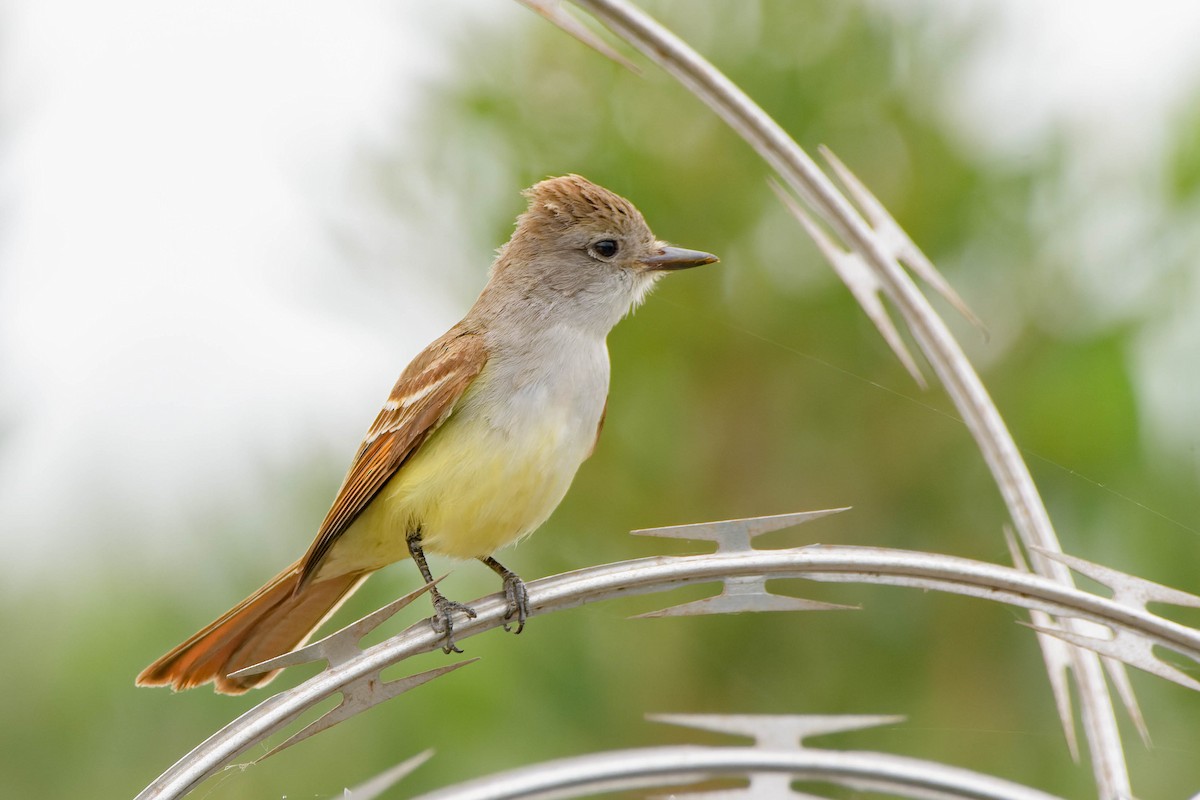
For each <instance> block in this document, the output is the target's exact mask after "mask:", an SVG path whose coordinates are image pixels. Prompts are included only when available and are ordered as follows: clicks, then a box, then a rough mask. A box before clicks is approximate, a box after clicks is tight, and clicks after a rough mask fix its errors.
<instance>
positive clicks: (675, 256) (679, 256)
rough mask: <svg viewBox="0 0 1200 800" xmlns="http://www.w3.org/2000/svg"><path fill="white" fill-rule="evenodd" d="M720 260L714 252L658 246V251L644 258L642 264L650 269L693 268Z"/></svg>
mask: <svg viewBox="0 0 1200 800" xmlns="http://www.w3.org/2000/svg"><path fill="white" fill-rule="evenodd" d="M717 261H720V259H719V258H717V257H716V256H714V255H713V254H712V253H702V252H700V251H699V250H685V249H683V248H682V247H668V246H666V245H664V246H663V247H660V248H658V252H657V253H655V254H654V255H652V256H647V257H646V258H643V259H642V264H643V265H644V266H645V267H646V269H650V270H675V269H691V268H692V267H699V266H701V265H703V264H713V263H716V262H717Z"/></svg>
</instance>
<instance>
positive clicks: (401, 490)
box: [318, 415, 591, 575]
mask: <svg viewBox="0 0 1200 800" xmlns="http://www.w3.org/2000/svg"><path fill="white" fill-rule="evenodd" d="M578 428H579V423H578V421H577V420H570V421H569V420H565V419H556V418H555V417H554V416H553V415H550V416H548V417H547V418H545V419H543V420H541V421H539V423H538V425H537V427H536V428H534V429H532V430H526V431H525V433H524V435H522V436H521V437H519V438H520V441H513V440H512V437H509V436H506V435H504V434H503V433H501V432H500V431H497V430H495V429H493V428H491V427H490V426H489V425H488V424H487V423H486V422H485V421H484V420H483V419H481V418H472V417H470V416H451V417H450V419H448V420H447V421H446V423H445V424H444V425H443V426H442V427H441V428H439V429H438V430H437V431H436V432H435V433H434V434H433V436H431V437H430V438H429V439H428V440H427V441H426V442H425V444H424V445H423V446H422V447H421V448H420V449H419V450H418V452H417V453H416V454H414V455H413V457H412V458H411V459H410V460H409V461H408V463H406V464H405V465H404V466H403V467H401V469H400V470H399V471H398V472H397V473H396V475H395V476H394V477H393V478H392V479H391V480H390V481H389V482H388V483H387V484H386V485H385V486H384V487H383V489H382V490H380V492H379V494H378V495H376V497H375V499H374V500H372V501H371V503H370V504H369V505H368V506H367V507H366V508H365V509H364V510H363V512H362V513H361V514H360V515H359V517H358V518H357V519H356V520H355V521H354V523H353V524H352V525H351V526H350V528H349V529H347V531H346V532H345V533H344V534H343V535H342V537H341V538H340V539H339V540H338V542H337V543H336V544H335V545H334V547H333V548H332V550H331V551H330V553H329V555H328V556H327V557H326V559H325V563H324V564H322V566H321V568H320V570H319V571H318V574H324V575H337V574H344V573H347V572H351V571H356V570H362V569H378V568H379V567H382V566H385V565H387V564H390V563H392V562H393V561H399V560H400V559H403V558H408V555H409V554H408V545H407V541H406V537H407V535H408V533H409V532H410V531H414V530H416V529H418V528H419V529H420V531H421V541H422V543H423V546H424V548H425V550H426V551H427V552H433V553H440V554H442V555H447V556H451V557H454V558H480V557H484V556H489V555H491V554H492V553H494V552H495V551H496V550H499V549H500V548H502V547H504V546H505V545H507V544H511V543H512V542H515V541H516V540H517V539H520V538H521V537H523V536H526V535H528V534H530V533H532V532H533V531H534V530H535V529H536V528H537V527H538V526H539V525H541V524H542V523H543V522H544V521H545V520H546V518H547V517H549V516H550V514H551V512H553V511H554V509H555V507H557V506H558V504H559V502H560V501H561V500H562V498H563V496H564V495H565V494H566V492H567V489H568V488H569V487H570V485H571V480H572V479H573V478H574V477H575V472H576V470H578V468H579V465H580V463H582V461H583V459H584V458H585V457H586V456H587V453H588V450H589V449H590V446H591V442H583V441H579V439H580V438H581V437H580V436H578V435H573V432H574V431H575V430H577V429H578Z"/></svg>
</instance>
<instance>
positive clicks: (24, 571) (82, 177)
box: [0, 0, 1200, 584]
mask: <svg viewBox="0 0 1200 800" xmlns="http://www.w3.org/2000/svg"><path fill="white" fill-rule="evenodd" d="M879 2H881V3H883V2H886V3H887V4H888V5H891V6H895V7H897V8H898V9H912V8H920V9H924V10H925V11H926V12H928V10H929V9H937V10H938V11H939V13H942V14H945V15H946V16H947V17H948V23H947V24H958V22H961V21H962V20H963V19H964V18H966V17H967V16H969V15H971V14H974V13H978V12H980V11H987V12H988V13H991V14H993V15H996V16H997V18H998V19H999V20H1001V24H997V25H995V26H994V27H992V28H989V32H988V37H989V38H988V39H987V40H986V42H985V45H984V47H983V48H982V49H981V51H980V53H979V55H978V58H977V61H976V62H975V64H974V66H973V67H972V68H970V69H967V70H965V71H964V72H963V74H962V75H961V79H960V84H961V85H959V86H958V87H956V89H957V92H956V96H955V97H952V98H947V102H948V104H949V105H948V112H947V113H948V114H950V115H951V117H952V118H953V119H954V120H955V121H956V122H957V123H958V124H959V125H960V126H961V130H962V131H963V135H964V136H971V137H974V138H978V139H979V140H981V141H983V142H985V143H987V144H988V145H989V146H991V147H993V148H995V149H996V152H997V154H998V155H1003V156H1005V157H1013V156H1019V154H1020V152H1021V150H1022V149H1023V148H1024V147H1026V146H1028V144H1029V143H1030V142H1032V141H1035V140H1036V139H1037V137H1039V136H1040V135H1042V134H1043V133H1044V132H1045V131H1046V130H1047V128H1048V126H1049V125H1050V124H1052V123H1055V122H1062V121H1066V122H1068V123H1069V124H1070V125H1071V126H1072V127H1073V128H1074V129H1076V130H1078V131H1079V132H1080V135H1081V136H1082V137H1083V138H1082V139H1081V141H1082V142H1083V145H1082V146H1081V147H1080V148H1079V156H1080V159H1081V160H1080V163H1079V165H1078V167H1077V169H1078V171H1079V172H1080V173H1081V174H1082V175H1084V176H1085V178H1084V180H1085V181H1086V180H1087V178H1086V176H1088V175H1091V174H1096V175H1099V174H1101V173H1107V172H1108V171H1110V170H1111V166H1110V165H1111V164H1112V163H1113V162H1112V161H1110V158H1111V157H1112V156H1114V155H1120V156H1132V157H1134V158H1144V157H1145V156H1146V155H1147V154H1150V153H1152V152H1153V151H1154V150H1155V149H1156V148H1157V147H1158V146H1159V144H1160V137H1161V134H1162V130H1163V126H1164V120H1165V119H1166V116H1167V115H1168V113H1169V112H1170V110H1171V108H1172V106H1173V104H1175V103H1177V102H1178V101H1179V99H1180V97H1182V96H1184V95H1185V94H1186V93H1187V92H1188V91H1190V90H1192V89H1193V88H1194V87H1195V86H1196V85H1197V78H1198V74H1200V67H1198V63H1197V54H1200V48H1198V47H1197V46H1196V42H1200V3H1197V2H1195V1H1194V0H1143V1H1142V2H1140V3H1138V4H1136V5H1135V6H1130V5H1129V4H1128V3H1127V2H1117V0H1091V1H1090V2H1089V1H1087V0H1051V1H1050V2H1047V0H974V1H973V2H967V0H879ZM481 13H482V14H485V15H486V16H487V17H488V18H489V19H491V20H497V19H500V18H503V19H504V20H514V21H515V22H516V23H528V24H542V23H540V22H539V21H538V20H537V19H536V18H535V17H533V15H531V14H529V12H527V11H525V10H523V9H520V8H518V7H517V6H516V4H515V3H511V2H506V0H490V2H488V1H487V0H473V1H472V2H453V1H452V0H443V2H434V1H433V0H425V1H424V2H416V1H415V0H344V1H343V2H337V3H331V2H317V1H316V0H256V1H255V2H244V1H237V2H235V1H234V0H175V1H174V2H171V3H167V4H163V3H161V2H156V1H155V0H109V2H104V3H94V2H85V0H6V1H0V536H2V538H3V539H4V540H5V541H4V552H5V555H6V558H4V559H0V576H4V579H5V581H6V582H8V581H9V580H12V581H15V582H16V583H18V584H20V583H21V582H22V580H23V579H24V580H31V581H32V580H37V577H36V576H37V575H38V573H39V572H41V571H42V570H43V568H44V567H46V566H47V565H48V564H49V563H50V559H51V558H53V559H54V560H56V561H58V560H61V559H62V558H63V557H64V554H65V553H70V554H71V556H72V557H71V561H72V563H75V564H78V565H80V566H81V567H84V566H85V565H86V564H87V562H88V556H89V555H90V554H92V553H97V552H101V551H103V550H110V549H113V550H120V549H122V548H124V547H126V546H128V545H129V544H130V543H131V542H132V541H134V540H141V539H147V540H156V541H157V542H158V544H157V545H155V548H154V549H153V551H152V555H157V556H167V555H168V554H169V553H171V552H173V551H176V548H178V547H179V546H180V543H179V541H178V540H177V539H176V537H174V536H170V535H169V534H170V533H171V532H174V531H178V530H181V529H182V527H183V526H184V523H185V520H184V519H182V518H181V517H183V516H184V515H185V514H186V513H188V510H191V509H196V508H204V507H206V506H210V505H213V504H214V502H215V501H214V500H213V498H214V497H219V498H221V500H220V503H218V505H224V506H228V507H231V508H240V507H246V506H248V505H249V504H252V503H255V502H261V495H262V493H263V492H264V491H267V489H265V488H264V487H262V486H259V485H257V484H256V483H255V479H256V476H259V475H260V472H259V468H260V467H261V465H262V463H270V464H281V463H287V461H288V460H289V459H293V458H303V457H304V456H305V455H311V454H312V453H313V452H314V451H317V450H320V448H322V447H326V446H328V447H330V448H336V449H338V450H342V451H345V452H346V457H347V458H349V455H350V450H351V448H352V447H353V445H354V443H355V442H357V437H358V436H359V435H360V434H361V432H362V430H364V429H365V427H366V425H367V424H368V422H369V420H370V416H371V415H372V414H373V413H374V411H375V410H376V407H377V404H378V403H379V402H380V401H381V400H382V397H383V395H384V394H385V393H386V391H387V389H388V387H389V386H390V383H391V381H392V380H394V378H395V375H396V374H397V373H398V371H399V370H400V368H401V367H402V366H403V363H404V360H405V359H407V358H408V357H410V356H411V355H412V354H414V353H415V352H416V351H417V350H418V349H419V348H420V347H421V346H422V345H423V344H424V343H425V342H426V341H428V340H429V339H431V338H432V337H433V336H435V335H437V334H438V333H440V331H441V329H442V328H444V327H445V326H446V325H448V324H449V323H450V322H452V321H453V320H454V319H455V318H456V317H457V315H458V314H459V313H461V311H462V310H463V309H462V307H461V299H459V298H452V297H451V296H450V292H449V289H448V282H447V281H444V280H442V279H441V275H440V273H439V269H444V267H440V266H439V265H444V264H458V263H473V261H471V260H472V259H475V260H478V259H479V258H480V257H486V256H485V254H481V253H478V252H468V243H466V242H461V241H447V240H445V239H444V238H443V239H440V240H438V238H439V237H437V236H436V234H435V230H436V225H437V224H438V223H437V222H436V221H431V220H430V219H428V218H426V219H412V220H409V221H407V224H404V223H401V222H399V221H397V220H395V219H394V218H392V217H387V218H386V219H385V220H384V221H383V222H380V218H379V212H378V210H377V209H374V208H373V206H372V201H371V200H370V199H369V197H367V196H366V195H365V194H364V193H363V192H361V191H360V188H361V187H356V186H355V184H354V181H353V180H352V177H351V176H352V175H353V174H354V170H353V167H354V164H355V163H356V162H355V159H356V158H358V157H359V154H360V153H361V152H362V149H363V148H364V147H367V148H369V147H370V146H372V145H373V144H378V145H380V146H381V147H385V146H386V147H395V146H396V138H397V137H399V139H400V141H399V146H400V147H404V135H405V131H406V129H411V126H415V125H419V121H418V120H415V119H414V118H413V114H412V112H413V110H414V105H413V103H414V98H415V97H416V92H417V89H418V87H419V86H420V84H421V82H422V81H423V80H425V79H427V78H428V77H429V76H430V75H434V74H438V73H439V72H440V71H441V70H443V69H444V67H445V65H444V64H443V63H442V62H441V61H440V60H439V54H440V50H439V48H438V42H439V41H440V40H441V38H442V37H443V36H444V35H445V31H446V30H448V28H449V26H450V25H453V24H456V23H459V22H462V20H463V18H465V17H466V16H468V15H479V14H481ZM901 13H907V11H902V12H901ZM433 15H436V19H432V18H431V16H433ZM463 24H465V23H463ZM564 46H568V47H569V46H576V45H573V44H571V43H569V42H566V41H564ZM834 144H835V145H836V143H834ZM1133 163H1134V164H1136V163H1137V162H1136V161H1135V162H1133ZM1126 169H1129V167H1126ZM1093 171H1094V173H1093ZM519 188H521V187H517V186H514V187H513V191H514V194H515V192H516V191H517V190H518V189H519ZM1131 191H1132V190H1131ZM414 196H418V195H417V194H416V192H415V190H414ZM347 228H348V229H349V230H351V231H352V234H353V238H354V239H355V242H356V244H357V245H361V246H363V247H366V248H367V251H366V252H365V253H364V252H362V251H360V250H354V249H347V248H345V247H343V246H341V245H340V244H339V241H340V237H342V235H343V234H344V233H345V231H346V229H347ZM398 228H399V230H398ZM373 237H378V239H379V241H381V242H382V243H383V244H381V245H380V246H379V250H378V252H375V253H372V251H371V240H372V239H373ZM435 240H437V241H435ZM497 244H498V243H497ZM435 253H436V254H437V255H436V257H435V256H434V254H435ZM398 256H402V258H397V257H398ZM356 259H358V260H362V259H366V260H367V261H368V262H369V261H371V260H372V259H376V260H379V259H382V260H386V261H388V262H389V263H388V264H387V265H386V266H387V267H388V268H389V269H394V270H395V273H396V275H397V277H396V278H395V284H394V287H400V288H401V289H403V291H397V292H395V294H396V295H397V296H395V297H392V296H391V293H390V292H389V293H387V295H388V296H386V297H380V296H379V293H378V292H375V291H372V288H373V287H372V286H371V285H370V284H369V282H363V283H361V284H356V285H346V281H345V280H344V277H345V276H346V275H348V274H354V270H355V269H356V267H355V266H354V265H353V263H352V262H354V261H355V260H356ZM392 261H396V262H397V263H394V264H392V263H391V262H392ZM431 265H433V266H431ZM373 268H374V267H373ZM479 274H480V276H481V277H482V265H480V268H479ZM394 287H393V288H394ZM375 288H377V287H375ZM1198 302H1200V299H1198ZM1190 330H1191V333H1188V332H1186V331H1184V332H1181V333H1177V335H1174V336H1168V335H1164V337H1163V341H1162V342H1160V344H1159V346H1158V347H1157V349H1155V347H1153V346H1151V347H1150V350H1151V352H1150V353H1149V354H1148V355H1147V359H1148V361H1150V362H1152V361H1153V358H1154V357H1155V354H1158V357H1159V358H1160V359H1161V358H1165V357H1166V355H1170V357H1172V358H1178V357H1180V356H1179V354H1178V352H1176V351H1177V350H1178V349H1179V348H1181V347H1185V346H1186V345H1187V344H1188V343H1189V342H1190V341H1191V339H1189V338H1188V337H1195V336H1197V334H1196V333H1195V329H1194V328H1192V329H1190ZM1172 348H1175V349H1174V350H1172ZM1192 352H1193V353H1195V352H1196V350H1195V349H1193V350H1192ZM1192 363H1193V364H1194V363H1195V361H1194V360H1192ZM1192 371H1193V372H1198V371H1197V370H1192ZM1151 372H1152V371H1151ZM1149 384H1153V378H1152V376H1151V377H1150V378H1148V385H1149ZM1168 394H1170V393H1168ZM1190 396H1191V397H1196V396H1200V387H1197V389H1196V391H1193V392H1192V393H1191V394H1190ZM1162 402H1163V403H1165V404H1166V405H1165V406H1164V408H1166V409H1167V411H1170V404H1171V402H1174V401H1172V400H1170V399H1169V398H1168V399H1166V400H1163V401H1162ZM1189 411H1190V409H1188V408H1179V409H1176V413H1188V412H1189ZM314 442H317V444H314ZM254 458H258V459H259V461H257V462H256V463H249V462H252V461H253V460H254ZM330 491H332V487H331V489H330ZM115 509H119V510H120V511H121V512H122V513H123V514H124V515H126V516H127V517H128V519H129V520H130V522H131V524H130V526H129V529H128V531H127V532H126V533H125V534H124V536H126V537H129V538H128V539H126V540H124V541H113V540H111V539H104V540H102V541H98V540H97V539H98V537H96V536H92V535H90V534H91V533H93V532H94V525H93V524H92V523H91V522H90V520H91V519H93V518H99V517H101V516H106V515H110V514H111V513H112V512H113V511H114V510H115ZM164 534H168V535H165V536H164ZM106 535H107V534H106ZM298 541H307V539H306V538H305V536H302V537H301V538H300V539H298Z"/></svg>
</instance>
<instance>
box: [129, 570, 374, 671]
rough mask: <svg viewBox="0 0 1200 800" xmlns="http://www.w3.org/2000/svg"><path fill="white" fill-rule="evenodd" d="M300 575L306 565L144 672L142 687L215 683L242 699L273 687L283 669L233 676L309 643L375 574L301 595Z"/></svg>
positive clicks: (322, 584) (307, 588) (313, 586)
mask: <svg viewBox="0 0 1200 800" xmlns="http://www.w3.org/2000/svg"><path fill="white" fill-rule="evenodd" d="M300 574H301V562H299V561H297V562H296V563H295V564H292V565H291V566H290V567H288V568H287V569H285V570H284V571H283V572H281V573H279V574H278V575H277V576H275V578H274V579H273V580H271V582H270V583H268V584H267V585H266V586H264V587H262V588H261V589H259V590H258V591H257V592H255V593H254V594H252V595H250V596H249V597H247V598H246V599H245V600H243V601H242V602H240V603H238V604H237V605H236V606H234V607H233V608H232V609H230V610H229V611H227V612H225V614H223V615H222V616H221V617H220V619H218V620H217V621H216V622H213V623H212V624H211V625H208V626H207V627H205V628H204V629H203V630H201V631H200V632H199V633H197V634H196V635H195V636H192V637H191V638H190V639H188V640H187V641H186V642H184V643H183V644H181V645H179V646H178V647H176V648H175V649H173V650H172V651H171V652H169V653H167V654H166V655H165V656H163V657H162V658H160V659H158V660H157V661H155V662H154V663H153V664H151V665H150V666H148V667H146V668H145V669H144V670H142V673H141V674H140V675H138V676H137V681H136V682H137V685H138V686H170V687H171V688H172V689H174V690H176V691H180V690H182V689H191V688H192V687H194V686H203V685H204V684H206V683H208V682H209V681H213V682H214V683H215V686H214V688H215V689H216V690H217V691H218V692H219V693H221V694H241V693H242V692H245V691H246V690H247V689H253V688H254V687H256V686H262V685H263V684H265V683H267V681H269V680H271V679H272V678H274V677H275V675H276V673H277V672H278V670H276V671H275V672H265V673H262V674H259V675H250V676H248V677H245V678H230V677H229V673H231V672H237V671H238V670H239V669H242V668H243V667H249V666H251V665H252V664H257V663H259V662H260V661H266V660H267V659H268V658H274V657H275V656H279V655H283V654H284V653H287V652H289V651H291V650H294V649H295V648H296V647H298V646H299V645H301V644H303V643H305V642H306V641H308V637H309V636H311V635H312V633H313V631H315V630H316V629H317V627H318V626H319V625H320V624H321V623H322V622H324V621H325V619H326V618H327V617H328V616H329V615H331V614H332V613H333V612H334V611H336V610H337V607H338V606H339V605H341V602H342V601H343V600H344V599H345V598H346V597H347V596H348V595H349V594H350V593H351V592H353V591H354V590H355V589H357V588H358V585H359V584H360V583H362V582H363V580H364V579H366V577H367V576H368V575H369V574H370V573H369V572H355V573H351V574H349V575H341V576H338V577H336V578H330V579H328V580H323V581H319V582H316V581H314V582H312V583H306V584H305V585H304V586H303V587H301V588H300V589H299V590H298V591H297V588H296V587H297V585H298V584H299V583H300Z"/></svg>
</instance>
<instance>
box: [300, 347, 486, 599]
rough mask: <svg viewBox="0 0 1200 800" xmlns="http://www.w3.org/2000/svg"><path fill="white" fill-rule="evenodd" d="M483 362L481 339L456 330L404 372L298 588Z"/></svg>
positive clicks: (327, 518)
mask: <svg viewBox="0 0 1200 800" xmlns="http://www.w3.org/2000/svg"><path fill="white" fill-rule="evenodd" d="M485 363H487V348H486V347H485V346H484V343H483V337H482V336H480V335H479V334H476V333H472V332H469V331H466V330H464V329H462V328H460V327H459V326H455V327H454V328H451V329H450V330H449V331H448V332H447V333H446V334H445V335H444V336H442V337H441V338H440V339H438V340H437V341H436V342H434V343H433V344H431V345H429V347H427V348H425V350H424V351H422V352H421V354H420V355H418V356H417V357H416V358H415V359H413V361H412V363H411V364H409V365H408V366H407V367H406V368H405V370H404V372H403V374H401V375H400V379H399V380H398V381H396V386H395V387H394V388H393V389H392V393H391V395H390V396H389V397H388V399H387V402H386V403H384V405H383V409H382V410H381V411H380V412H379V416H377V417H375V422H374V423H372V425H371V429H370V430H369V431H367V436H366V438H365V439H363V443H362V444H361V445H360V446H359V448H358V453H357V454H356V455H355V457H354V462H353V463H352V464H351V465H350V470H349V471H348V472H347V473H346V479H345V480H344V481H342V488H341V489H339V490H338V494H337V497H336V498H335V499H334V501H333V507H332V508H330V509H329V513H328V514H327V515H326V516H325V521H324V522H322V523H321V529H320V531H319V532H318V533H317V538H316V539H315V540H314V541H313V543H312V546H311V547H309V548H308V553H307V554H306V555H305V556H304V558H303V564H304V567H303V570H302V572H301V578H300V585H304V584H305V583H307V582H308V580H309V579H310V578H312V576H313V575H314V574H315V573H316V570H317V567H318V565H320V563H321V559H322V558H324V556H325V554H326V553H328V552H329V548H331V547H332V546H333V544H334V542H336V541H337V539H338V537H339V536H341V535H342V534H343V533H345V532H346V529H347V528H349V527H350V525H351V523H353V522H354V520H355V518H356V517H358V515H359V514H360V513H362V510H363V509H364V508H366V507H367V504H368V503H369V502H371V499H372V498H373V497H375V495H376V493H378V492H379V490H380V489H382V488H383V485H384V484H385V483H387V482H388V480H389V479H390V478H391V477H392V476H393V475H395V474H396V471H397V470H398V469H400V467H402V466H403V465H404V462H405V461H407V460H408V459H409V458H410V457H411V456H412V454H413V453H415V452H416V451H417V449H418V448H420V446H421V443H422V442H424V441H425V439H426V438H427V437H428V436H429V434H431V433H433V432H434V431H435V430H437V428H438V426H439V425H441V424H442V423H443V422H445V420H446V418H447V417H449V416H450V413H451V412H452V411H453V410H454V405H455V404H456V403H457V402H458V400H459V398H460V397H462V394H463V392H464V391H466V388H467V387H468V386H470V385H471V382H472V381H473V380H475V378H476V376H478V375H479V372H480V371H481V370H482V369H483V365H484V364H485Z"/></svg>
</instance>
